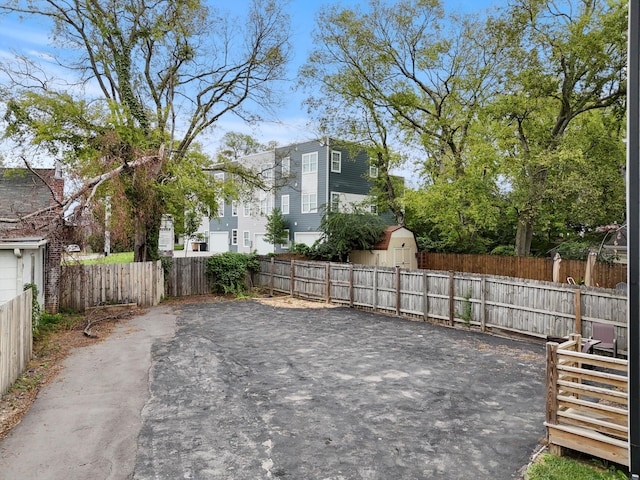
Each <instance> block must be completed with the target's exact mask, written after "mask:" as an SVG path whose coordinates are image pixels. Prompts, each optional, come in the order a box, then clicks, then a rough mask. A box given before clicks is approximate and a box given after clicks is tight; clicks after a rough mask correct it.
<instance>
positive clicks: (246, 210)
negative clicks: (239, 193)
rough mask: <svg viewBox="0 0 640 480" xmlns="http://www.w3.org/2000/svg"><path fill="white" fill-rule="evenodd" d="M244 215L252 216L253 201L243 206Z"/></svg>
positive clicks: (246, 216)
mask: <svg viewBox="0 0 640 480" xmlns="http://www.w3.org/2000/svg"><path fill="white" fill-rule="evenodd" d="M242 215H243V216H244V217H245V218H248V217H250V216H251V202H247V203H245V204H244V205H243V206H242Z"/></svg>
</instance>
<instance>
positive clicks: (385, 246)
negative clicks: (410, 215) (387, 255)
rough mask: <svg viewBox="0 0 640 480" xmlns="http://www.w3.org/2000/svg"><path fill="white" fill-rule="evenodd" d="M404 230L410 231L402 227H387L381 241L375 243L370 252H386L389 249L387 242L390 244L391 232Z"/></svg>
mask: <svg viewBox="0 0 640 480" xmlns="http://www.w3.org/2000/svg"><path fill="white" fill-rule="evenodd" d="M403 228H404V229H405V230H408V231H410V230H409V229H408V228H406V227H403V226H402V225H391V226H389V227H387V229H386V230H385V232H384V238H383V239H382V240H380V241H379V242H378V243H376V244H375V245H374V246H373V249H372V250H386V249H388V248H389V242H391V237H392V235H393V232H397V231H398V230H400V229H403Z"/></svg>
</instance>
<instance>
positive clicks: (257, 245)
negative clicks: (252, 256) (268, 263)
mask: <svg viewBox="0 0 640 480" xmlns="http://www.w3.org/2000/svg"><path fill="white" fill-rule="evenodd" d="M264 235H265V234H264V233H256V235H255V241H254V242H253V248H254V250H257V252H258V255H267V254H268V253H272V252H273V244H271V243H269V242H267V241H266V240H265V239H264Z"/></svg>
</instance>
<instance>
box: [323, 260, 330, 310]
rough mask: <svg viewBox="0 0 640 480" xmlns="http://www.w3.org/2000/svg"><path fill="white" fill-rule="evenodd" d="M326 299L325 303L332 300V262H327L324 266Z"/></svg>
mask: <svg viewBox="0 0 640 480" xmlns="http://www.w3.org/2000/svg"><path fill="white" fill-rule="evenodd" d="M324 281H325V290H324V301H325V303H329V302H331V263H329V262H327V263H326V264H325V266H324Z"/></svg>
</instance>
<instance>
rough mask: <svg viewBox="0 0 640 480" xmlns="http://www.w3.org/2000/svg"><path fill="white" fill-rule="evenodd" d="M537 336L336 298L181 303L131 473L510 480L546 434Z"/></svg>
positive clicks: (158, 354)
mask: <svg viewBox="0 0 640 480" xmlns="http://www.w3.org/2000/svg"><path fill="white" fill-rule="evenodd" d="M542 351H543V348H542V346H540V345H531V344H527V343H522V342H515V341H509V340H504V339H498V338H496V337H492V336H489V335H482V334H478V333H472V332H467V331H460V330H453V329H449V328H444V327H438V326H434V325H430V324H427V323H421V322H412V321H408V320H402V319H398V318H391V317H385V316H381V315H375V314H371V313H366V312H362V311H357V310H353V309H348V308H334V309H321V310H300V309H282V308H273V307H270V306H265V305H261V304H259V303H257V302H254V301H243V302H228V303H222V304H215V305H192V306H187V307H184V309H183V311H182V313H181V314H180V316H179V318H178V330H177V333H176V336H175V337H174V338H173V339H172V340H171V341H170V342H167V343H164V344H162V345H158V346H157V347H156V349H155V351H154V353H153V356H154V359H155V363H154V365H153V367H152V373H151V376H152V382H151V399H150V400H149V402H148V403H147V405H146V406H145V409H144V411H143V426H142V430H141V433H140V437H139V441H138V446H139V450H138V455H137V459H136V466H135V475H134V478H136V479H151V478H156V479H177V478H194V479H209V478H215V479H238V480H240V479H247V480H248V479H252V480H254V479H259V478H284V479H296V480H303V479H381V480H382V479H384V480H389V479H427V478H428V479H436V478H442V479H445V478H446V479H448V480H452V479H468V478H470V477H473V478H475V479H492V480H495V479H507V478H512V476H514V475H516V473H517V471H518V469H519V468H520V467H522V465H524V464H526V462H527V460H528V457H529V456H530V454H531V453H532V451H533V449H534V448H535V446H536V444H537V442H538V440H539V439H540V438H541V437H542V436H543V435H544V427H543V424H542V422H543V420H544V375H543V372H544V362H543V356H542Z"/></svg>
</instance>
